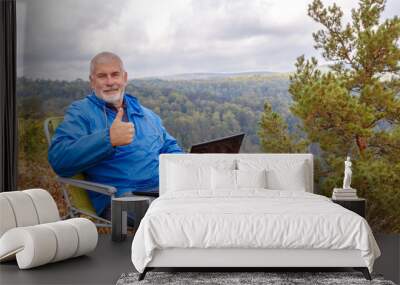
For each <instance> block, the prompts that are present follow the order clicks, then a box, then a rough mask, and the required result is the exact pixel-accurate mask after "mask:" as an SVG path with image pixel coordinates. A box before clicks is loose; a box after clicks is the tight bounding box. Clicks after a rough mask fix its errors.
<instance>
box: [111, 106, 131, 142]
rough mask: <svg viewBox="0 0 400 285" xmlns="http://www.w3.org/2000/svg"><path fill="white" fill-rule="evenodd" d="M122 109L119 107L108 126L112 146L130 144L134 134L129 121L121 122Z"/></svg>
mask: <svg viewBox="0 0 400 285" xmlns="http://www.w3.org/2000/svg"><path fill="white" fill-rule="evenodd" d="M123 116H124V109H123V108H119V109H118V113H117V116H116V117H115V119H114V122H113V123H112V125H111V128H110V141H111V145H112V146H122V145H127V144H130V143H131V142H132V140H133V137H134V136H135V126H134V125H133V123H131V122H123V121H122V118H123Z"/></svg>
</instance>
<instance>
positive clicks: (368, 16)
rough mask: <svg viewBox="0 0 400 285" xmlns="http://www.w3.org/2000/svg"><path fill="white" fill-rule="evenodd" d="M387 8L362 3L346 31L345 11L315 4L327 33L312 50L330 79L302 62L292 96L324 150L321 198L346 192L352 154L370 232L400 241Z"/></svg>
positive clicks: (392, 23)
mask: <svg viewBox="0 0 400 285" xmlns="http://www.w3.org/2000/svg"><path fill="white" fill-rule="evenodd" d="M384 8H385V1H384V0H360V1H359V6H358V8H357V9H353V10H352V11H351V16H352V17H351V22H350V23H347V24H346V25H344V24H343V12H342V10H341V8H340V7H338V6H337V5H336V4H333V5H332V6H329V7H324V5H323V4H322V2H321V1H320V0H314V1H313V2H312V3H311V4H310V5H309V7H308V15H309V16H310V17H311V18H313V19H314V20H315V21H316V22H318V23H319V24H321V25H322V26H323V28H322V29H321V30H319V31H317V32H316V33H314V34H313V38H314V41H315V45H314V47H315V48H316V49H317V50H320V51H321V52H322V57H323V58H324V59H325V60H326V61H327V62H329V63H330V65H329V71H328V72H322V71H321V70H320V69H319V68H318V61H317V59H315V58H311V59H309V60H306V59H305V58H304V56H300V57H299V58H298V59H297V62H296V64H295V66H296V71H295V73H294V74H292V75H291V76H290V87H289V92H290V93H291V95H292V98H293V101H294V102H293V105H292V106H291V112H292V113H293V114H294V115H296V116H297V117H298V118H299V119H300V121H301V126H300V127H301V130H302V131H303V132H304V133H305V134H306V135H307V138H308V140H309V141H310V143H316V144H318V145H319V147H320V148H321V150H322V154H321V157H320V159H321V162H322V163H321V165H323V166H324V167H321V171H320V172H319V175H320V177H319V178H320V179H319V181H320V185H319V186H320V189H321V190H322V192H323V193H324V194H326V195H328V196H330V195H331V191H332V189H333V187H335V186H336V187H337V186H339V187H340V186H341V181H342V179H343V160H344V159H345V157H346V155H347V154H350V155H351V156H352V159H353V182H352V187H354V188H357V189H358V192H359V196H363V197H366V198H367V199H368V205H369V206H368V220H369V222H370V224H371V225H372V227H373V228H374V229H375V230H377V231H386V232H397V233H399V232H400V207H398V205H400V48H399V42H400V19H399V18H398V17H397V16H395V17H393V18H391V19H387V20H385V21H383V22H382V21H381V20H380V16H381V14H382V12H383V10H384ZM264 117H265V113H264ZM283 137H285V136H283ZM282 142H283V143H284V144H288V143H287V142H286V141H285V140H282Z"/></svg>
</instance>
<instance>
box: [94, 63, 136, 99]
mask: <svg viewBox="0 0 400 285" xmlns="http://www.w3.org/2000/svg"><path fill="white" fill-rule="evenodd" d="M127 80H128V74H127V73H126V72H125V71H124V70H122V67H121V65H120V63H119V62H118V61H117V60H109V61H107V62H103V63H97V64H96V65H95V67H94V70H93V72H92V74H91V75H90V86H91V87H92V89H93V90H94V91H95V92H96V95H97V96H98V97H100V98H101V99H103V100H104V101H106V102H107V103H111V104H114V105H118V104H121V103H122V96H123V94H124V91H125V86H126V84H127Z"/></svg>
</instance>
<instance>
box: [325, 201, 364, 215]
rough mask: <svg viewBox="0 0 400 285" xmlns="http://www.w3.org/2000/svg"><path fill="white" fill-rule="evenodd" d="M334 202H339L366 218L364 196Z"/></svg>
mask: <svg viewBox="0 0 400 285" xmlns="http://www.w3.org/2000/svg"><path fill="white" fill-rule="evenodd" d="M332 202H333V203H336V204H339V205H340V206H342V207H344V208H346V209H348V210H350V211H353V212H354V213H356V214H359V215H360V216H361V217H363V218H365V209H366V203H367V202H366V200H365V199H363V198H354V199H349V200H336V199H335V200H334V199H332Z"/></svg>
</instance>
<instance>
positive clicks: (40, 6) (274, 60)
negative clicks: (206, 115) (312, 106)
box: [17, 0, 400, 79]
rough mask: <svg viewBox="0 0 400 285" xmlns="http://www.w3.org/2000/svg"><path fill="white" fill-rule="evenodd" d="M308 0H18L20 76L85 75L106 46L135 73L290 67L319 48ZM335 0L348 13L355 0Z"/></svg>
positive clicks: (391, 2)
mask: <svg viewBox="0 0 400 285" xmlns="http://www.w3.org/2000/svg"><path fill="white" fill-rule="evenodd" d="M310 2H311V0H297V1H293V0H252V1H247V0H168V1H165V0H147V1H146V0H135V1H128V0H118V1H115V0H114V1H106V0H63V1H56V0H35V1H29V0H17V13H18V16H19V20H18V21H19V23H20V25H19V31H18V33H19V35H18V39H19V40H18V41H19V43H20V45H19V51H18V54H19V60H18V62H19V75H25V76H29V77H42V78H58V79H75V78H78V77H80V78H87V72H88V63H89V61H90V59H91V57H93V56H94V55H95V54H96V53H98V52H100V51H103V50H110V51H114V52H116V53H118V54H119V55H120V56H121V57H122V58H123V60H124V62H125V67H126V69H127V70H128V71H129V73H130V75H131V77H141V76H154V75H164V74H174V73H189V72H224V71H225V72H231V71H242V70H270V71H288V70H292V69H293V64H294V61H295V59H296V57H297V56H299V55H301V54H306V55H307V56H310V55H317V54H318V53H317V52H316V51H315V50H314V49H313V47H312V46H313V40H312V36H311V33H312V32H313V31H316V30H317V29H319V28H320V26H318V25H317V24H316V23H314V22H313V20H312V19H311V18H310V17H308V16H307V6H308V4H309V3H310ZM323 2H324V3H325V4H327V5H328V4H329V5H330V4H332V3H333V2H334V1H333V0H324V1H323ZM335 2H336V3H337V4H338V5H339V6H340V7H342V8H343V10H344V11H345V16H346V18H347V19H349V16H350V9H351V8H354V7H356V6H357V1H349V0H340V1H335ZM395 2H396V0H388V3H387V12H385V15H387V16H393V15H396V14H399V12H400V5H399V4H395ZM24 15H26V16H24Z"/></svg>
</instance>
